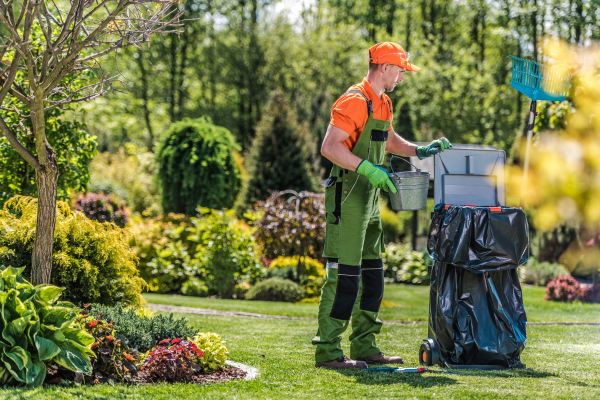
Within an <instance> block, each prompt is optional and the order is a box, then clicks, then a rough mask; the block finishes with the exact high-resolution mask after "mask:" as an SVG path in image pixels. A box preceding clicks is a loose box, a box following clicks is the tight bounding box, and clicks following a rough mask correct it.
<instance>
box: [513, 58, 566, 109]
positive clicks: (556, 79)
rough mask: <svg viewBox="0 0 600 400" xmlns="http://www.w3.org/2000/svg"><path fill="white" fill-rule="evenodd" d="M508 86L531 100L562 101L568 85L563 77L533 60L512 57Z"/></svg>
mask: <svg viewBox="0 0 600 400" xmlns="http://www.w3.org/2000/svg"><path fill="white" fill-rule="evenodd" d="M510 85H511V86H512V87H514V88H515V89H517V90H518V91H519V92H521V93H523V94H524V95H525V96H527V97H529V98H530V99H531V100H547V101H563V100H564V99H565V98H566V97H567V93H568V89H569V85H568V82H567V81H566V80H565V79H564V77H561V76H558V74H556V73H552V71H551V70H550V69H549V68H548V67H546V66H544V65H540V64H539V63H537V62H535V61H533V60H526V59H523V58H520V57H515V56H513V57H512V79H511V81H510Z"/></svg>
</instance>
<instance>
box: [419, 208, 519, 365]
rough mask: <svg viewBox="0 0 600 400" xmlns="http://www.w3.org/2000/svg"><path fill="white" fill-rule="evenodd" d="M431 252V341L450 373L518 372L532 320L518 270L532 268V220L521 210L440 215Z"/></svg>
mask: <svg viewBox="0 0 600 400" xmlns="http://www.w3.org/2000/svg"><path fill="white" fill-rule="evenodd" d="M428 250H429V253H430V254H431V256H432V257H433V259H434V263H433V266H432V269H431V284H430V301H429V336H430V338H432V339H433V340H434V341H435V344H436V345H437V346H438V348H439V349H438V350H439V354H440V360H439V361H440V363H441V364H442V365H447V366H461V365H463V366H468V365H471V366H473V365H478V366H498V367H510V368H513V367H520V366H522V364H521V361H520V354H521V351H522V350H523V349H524V347H525V342H526V321H527V318H526V314H525V309H524V307H523V296H522V292H521V286H520V284H519V279H518V276H517V267H518V266H519V265H521V264H524V263H526V262H527V258H528V255H529V238H528V226H527V219H526V217H525V214H524V213H523V211H522V210H521V209H519V208H507V207H502V208H500V207H493V208H487V207H460V206H450V207H449V208H446V209H441V210H436V211H435V212H434V214H433V219H432V222H431V227H430V233H429V241H428Z"/></svg>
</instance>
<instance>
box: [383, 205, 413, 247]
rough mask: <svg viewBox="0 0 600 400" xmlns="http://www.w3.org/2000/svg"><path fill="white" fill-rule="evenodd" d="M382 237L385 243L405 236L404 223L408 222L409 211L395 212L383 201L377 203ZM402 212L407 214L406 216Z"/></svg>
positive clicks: (396, 240)
mask: <svg viewBox="0 0 600 400" xmlns="http://www.w3.org/2000/svg"><path fill="white" fill-rule="evenodd" d="M379 212H380V216H381V225H382V227H383V237H384V238H385V242H386V243H390V242H391V243H394V242H398V241H400V240H402V239H404V237H405V236H406V232H405V225H406V223H407V222H410V221H409V220H408V219H407V217H410V213H396V212H394V211H392V210H390V209H389V208H388V206H387V205H386V203H385V202H384V201H381V202H380V203H379ZM404 214H407V215H406V216H405V215H404Z"/></svg>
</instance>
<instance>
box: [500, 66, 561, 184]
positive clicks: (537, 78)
mask: <svg viewBox="0 0 600 400" xmlns="http://www.w3.org/2000/svg"><path fill="white" fill-rule="evenodd" d="M510 85H511V86H512V87H513V88H515V89H517V90H518V91H519V92H521V93H522V94H524V95H525V96H527V97H529V98H530V99H531V106H530V107H529V118H528V119H527V144H526V147H525V162H524V165H523V169H524V177H523V187H525V186H526V185H527V173H528V171H529V152H530V150H531V140H532V137H533V126H534V123H535V117H536V115H537V111H536V109H537V102H538V100H543V101H563V100H564V99H566V98H567V93H568V91H569V79H568V77H565V76H563V75H561V74H559V71H556V70H552V69H551V68H550V67H549V66H548V65H543V64H539V63H538V62H536V61H534V60H526V59H524V58H520V57H516V56H512V79H511V81H510Z"/></svg>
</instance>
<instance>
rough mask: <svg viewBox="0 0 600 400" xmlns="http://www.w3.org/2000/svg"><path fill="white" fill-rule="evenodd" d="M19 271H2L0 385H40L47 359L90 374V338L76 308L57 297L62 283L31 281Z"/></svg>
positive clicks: (0, 282) (0, 275)
mask: <svg viewBox="0 0 600 400" xmlns="http://www.w3.org/2000/svg"><path fill="white" fill-rule="evenodd" d="M22 272H23V268H13V267H6V268H4V269H3V270H2V271H0V313H1V315H2V318H1V319H0V331H1V332H2V335H1V337H0V384H1V385H7V384H10V385H27V386H39V385H41V384H42V383H43V382H44V378H45V377H46V366H47V364H51V363H56V364H58V365H60V366H62V367H64V368H66V369H68V370H70V371H74V372H78V373H83V374H87V375H89V374H90V373H91V372H92V365H91V362H90V357H91V356H93V355H94V353H93V351H92V350H91V348H90V346H91V344H92V343H94V337H93V336H92V335H90V334H89V333H87V332H86V331H85V329H84V328H83V327H82V326H81V324H80V323H79V322H78V321H77V319H76V318H77V316H78V313H79V310H78V309H77V308H76V307H75V306H74V305H73V304H72V303H69V302H65V301H59V297H60V295H61V292H62V291H63V289H62V288H59V287H57V286H52V285H37V286H33V285H31V284H30V283H29V282H27V281H26V280H25V279H24V278H23V277H22V276H21V274H22Z"/></svg>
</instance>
